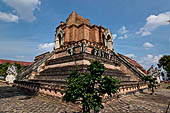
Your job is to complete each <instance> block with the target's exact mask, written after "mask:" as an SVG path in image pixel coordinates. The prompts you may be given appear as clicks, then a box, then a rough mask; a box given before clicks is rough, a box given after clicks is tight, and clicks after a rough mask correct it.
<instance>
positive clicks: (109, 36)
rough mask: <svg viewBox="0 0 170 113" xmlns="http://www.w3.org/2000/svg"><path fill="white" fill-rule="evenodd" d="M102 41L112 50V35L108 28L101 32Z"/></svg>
mask: <svg viewBox="0 0 170 113" xmlns="http://www.w3.org/2000/svg"><path fill="white" fill-rule="evenodd" d="M103 43H104V46H106V47H107V48H108V49H110V50H113V37H112V33H111V32H110V30H109V29H106V30H105V31H104V33H103Z"/></svg>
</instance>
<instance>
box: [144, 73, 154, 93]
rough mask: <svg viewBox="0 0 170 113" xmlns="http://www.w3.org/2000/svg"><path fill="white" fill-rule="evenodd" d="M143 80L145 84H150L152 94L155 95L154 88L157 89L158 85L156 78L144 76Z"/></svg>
mask: <svg viewBox="0 0 170 113" xmlns="http://www.w3.org/2000/svg"><path fill="white" fill-rule="evenodd" d="M142 80H143V81H145V82H149V84H148V87H149V89H151V91H152V94H154V92H155V90H154V88H155V87H156V84H157V82H156V78H153V77H152V76H148V75H147V76H143V77H142Z"/></svg>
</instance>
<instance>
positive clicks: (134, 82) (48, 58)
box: [15, 12, 146, 96]
mask: <svg viewBox="0 0 170 113" xmlns="http://www.w3.org/2000/svg"><path fill="white" fill-rule="evenodd" d="M96 59H97V60H99V61H101V62H102V63H103V64H104V65H105V67H106V68H107V70H106V71H105V73H104V75H107V76H114V77H115V78H117V79H119V80H121V81H122V84H121V86H122V87H121V88H120V90H119V92H120V93H128V92H133V91H137V90H138V89H140V88H141V89H143V88H146V84H145V83H142V82H141V77H142V76H145V70H144V69H143V68H142V67H141V66H140V65H139V64H137V63H136V62H135V64H134V63H133V60H132V59H130V58H128V57H125V56H123V55H121V54H116V53H115V52H114V49H113V37H112V33H111V31H110V30H109V29H108V28H105V27H103V26H97V25H91V24H90V21H89V20H88V19H86V18H84V17H82V16H80V15H78V14H77V13H76V12H72V13H71V14H70V16H69V17H68V18H67V20H66V22H61V23H60V25H59V26H58V27H57V28H56V35H55V47H54V50H53V51H52V52H47V53H44V54H42V55H39V56H37V57H35V60H34V62H33V63H32V65H30V66H29V67H27V68H26V69H25V70H24V71H23V72H21V73H20V74H19V75H18V77H17V80H16V81H15V85H16V86H18V87H24V88H29V89H31V90H35V91H37V92H41V93H45V94H50V95H54V96H61V94H60V93H59V92H60V91H61V90H64V89H65V88H66V87H65V86H66V79H67V77H68V76H69V73H70V71H73V70H75V61H76V64H77V65H78V67H79V68H78V69H79V71H82V72H85V71H87V65H89V64H90V62H91V61H93V60H96Z"/></svg>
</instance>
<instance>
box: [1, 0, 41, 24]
mask: <svg viewBox="0 0 170 113" xmlns="http://www.w3.org/2000/svg"><path fill="white" fill-rule="evenodd" d="M3 2H5V3H6V4H8V5H9V6H10V7H13V8H14V9H15V10H16V11H17V13H18V14H19V17H20V18H21V19H23V20H25V21H28V22H32V21H34V20H35V19H36V17H35V16H34V14H33V13H34V10H35V9H36V8H38V6H39V5H40V4H41V2H40V0H3Z"/></svg>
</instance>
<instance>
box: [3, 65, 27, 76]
mask: <svg viewBox="0 0 170 113" xmlns="http://www.w3.org/2000/svg"><path fill="white" fill-rule="evenodd" d="M14 64H15V66H16V67H17V69H18V72H20V71H22V70H23V69H24V66H22V65H21V64H19V63H14ZM11 65H12V64H10V63H9V62H6V63H4V64H0V76H6V74H7V73H6V72H7V69H8V67H9V66H11Z"/></svg>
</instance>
